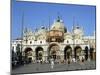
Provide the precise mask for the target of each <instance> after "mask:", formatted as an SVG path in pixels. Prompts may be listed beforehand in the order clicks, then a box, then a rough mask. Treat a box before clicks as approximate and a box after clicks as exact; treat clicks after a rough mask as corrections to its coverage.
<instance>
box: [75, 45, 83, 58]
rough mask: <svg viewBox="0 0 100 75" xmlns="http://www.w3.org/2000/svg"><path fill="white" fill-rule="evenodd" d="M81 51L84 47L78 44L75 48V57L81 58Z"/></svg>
mask: <svg viewBox="0 0 100 75" xmlns="http://www.w3.org/2000/svg"><path fill="white" fill-rule="evenodd" d="M81 51H82V48H81V47H80V46H76V47H75V49H74V53H75V59H77V60H79V59H80V58H79V57H80V56H81Z"/></svg>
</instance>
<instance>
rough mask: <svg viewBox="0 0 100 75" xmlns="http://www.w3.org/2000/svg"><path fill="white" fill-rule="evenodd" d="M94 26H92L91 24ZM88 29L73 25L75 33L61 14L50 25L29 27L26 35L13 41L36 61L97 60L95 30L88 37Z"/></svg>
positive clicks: (30, 58)
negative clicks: (86, 30)
mask: <svg viewBox="0 0 100 75" xmlns="http://www.w3.org/2000/svg"><path fill="white" fill-rule="evenodd" d="M90 26H91V25H90ZM84 31H85V29H83V28H82V27H81V26H79V25H74V26H73V25H72V30H71V32H69V31H68V28H67V27H65V26H64V22H63V20H62V19H60V17H59V16H58V18H57V19H56V20H55V21H54V22H53V23H52V24H51V25H50V27H48V28H46V27H44V26H41V27H40V28H38V29H36V30H30V29H28V28H25V29H24V30H23V37H22V38H17V39H14V40H12V42H11V49H12V50H14V52H16V51H17V48H18V46H19V48H20V50H21V51H22V56H25V59H28V60H30V61H32V62H33V63H34V62H36V61H38V60H42V61H43V62H45V61H49V59H50V58H53V59H54V60H55V61H57V62H60V61H67V60H70V61H71V60H72V59H73V58H74V59H75V60H79V61H80V59H84V60H95V59H96V47H95V46H96V43H95V31H94V30H93V35H90V36H85V34H84Z"/></svg>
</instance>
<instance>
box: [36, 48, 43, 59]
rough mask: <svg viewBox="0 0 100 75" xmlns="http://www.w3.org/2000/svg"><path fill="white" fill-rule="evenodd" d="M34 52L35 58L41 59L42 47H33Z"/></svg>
mask: <svg viewBox="0 0 100 75" xmlns="http://www.w3.org/2000/svg"><path fill="white" fill-rule="evenodd" d="M35 54H36V60H43V48H42V47H37V48H36V49H35Z"/></svg>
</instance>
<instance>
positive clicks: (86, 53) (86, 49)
mask: <svg viewBox="0 0 100 75" xmlns="http://www.w3.org/2000/svg"><path fill="white" fill-rule="evenodd" d="M87 59H88V46H86V47H85V60H87Z"/></svg>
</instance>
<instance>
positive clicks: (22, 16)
mask: <svg viewBox="0 0 100 75" xmlns="http://www.w3.org/2000/svg"><path fill="white" fill-rule="evenodd" d="M23 25H24V12H22V24H21V63H22V56H23V54H22V49H23Z"/></svg>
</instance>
